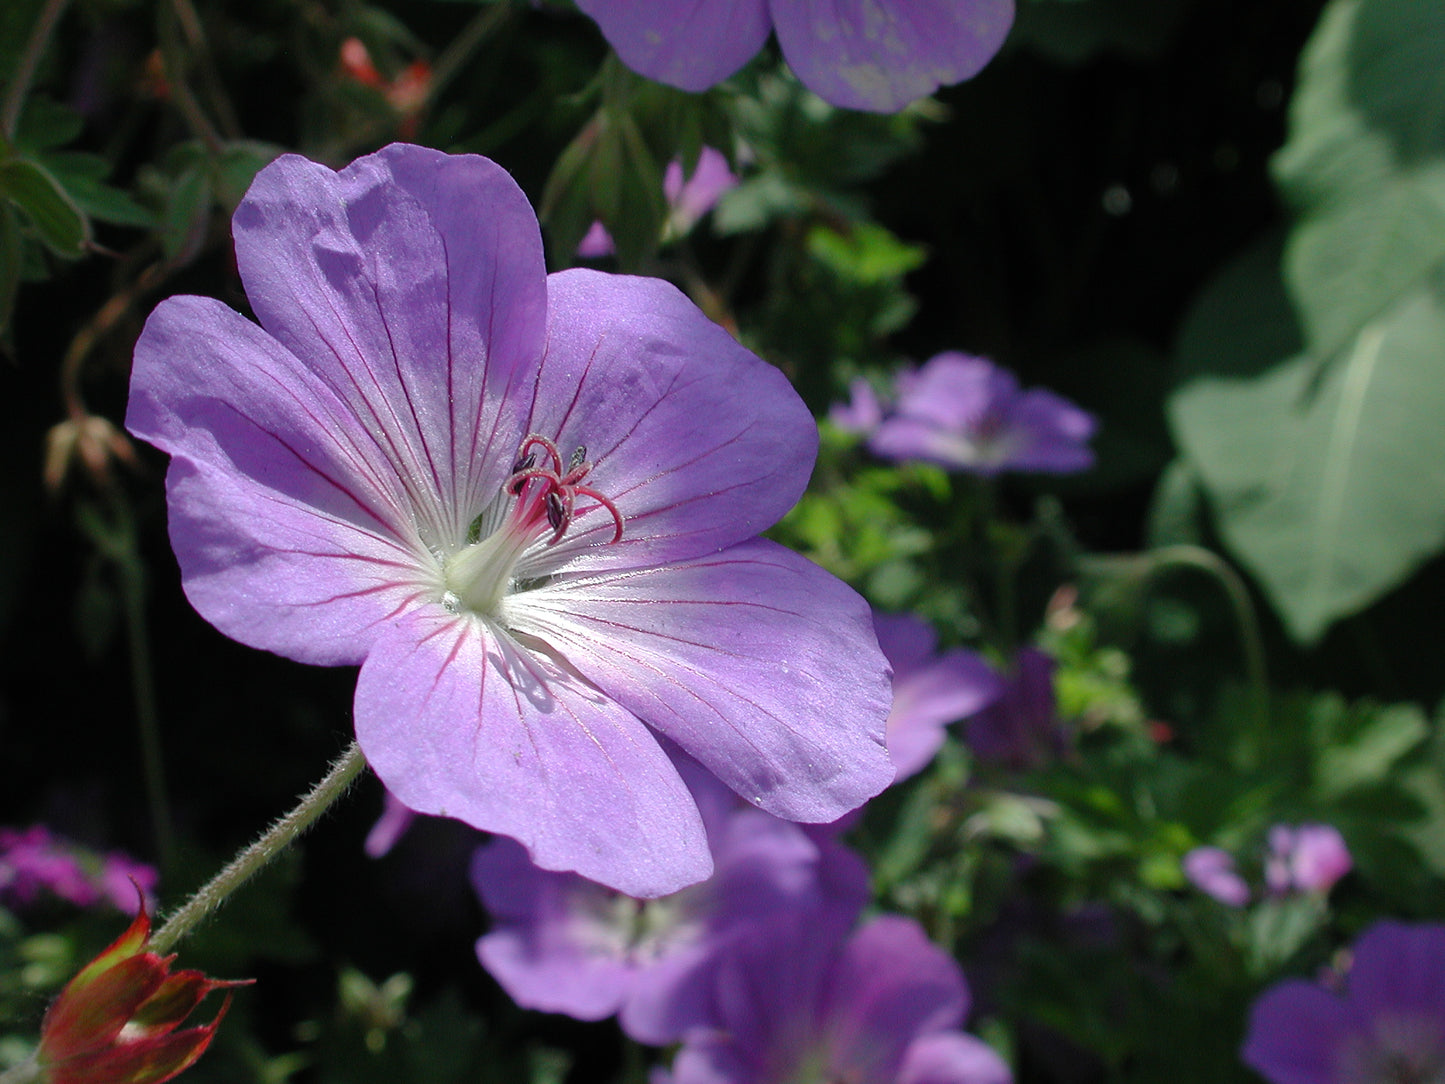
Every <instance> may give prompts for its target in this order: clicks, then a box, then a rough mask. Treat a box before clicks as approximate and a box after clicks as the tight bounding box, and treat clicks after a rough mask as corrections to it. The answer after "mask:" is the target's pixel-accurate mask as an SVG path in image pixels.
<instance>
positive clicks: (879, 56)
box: [577, 0, 1014, 113]
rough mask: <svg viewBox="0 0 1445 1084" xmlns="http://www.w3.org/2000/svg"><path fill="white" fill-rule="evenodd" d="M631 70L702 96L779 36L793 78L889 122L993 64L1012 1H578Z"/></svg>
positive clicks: (833, 99)
mask: <svg viewBox="0 0 1445 1084" xmlns="http://www.w3.org/2000/svg"><path fill="white" fill-rule="evenodd" d="M577 6H578V7H579V8H581V9H582V10H583V11H585V12H586V13H587V14H588V15H591V16H592V18H594V19H596V20H597V24H598V25H599V26H600V27H601V28H602V33H603V34H604V35H605V36H606V38H607V40H608V41H609V42H610V43H611V44H612V47H613V48H614V49H616V50H617V55H618V56H620V57H621V58H622V60H623V61H624V62H625V63H626V64H627V65H628V66H629V67H631V68H633V69H634V70H636V71H639V72H641V73H642V74H643V75H645V76H647V77H648V78H649V79H656V80H658V81H659V82H662V83H668V84H670V85H672V86H675V87H681V88H682V89H683V90H691V91H702V90H706V89H707V88H708V87H710V86H712V85H713V84H715V83H718V82H721V81H722V80H723V79H726V78H727V77H728V76H730V75H732V74H733V73H734V72H735V71H737V70H738V69H739V68H741V67H742V66H743V65H744V64H746V63H747V62H748V61H749V60H750V59H751V58H752V56H753V54H755V53H756V52H757V51H758V50H759V49H761V48H762V47H763V43H764V42H766V41H767V40H768V31H769V30H776V31H777V34H778V44H779V45H780V46H782V50H783V56H785V57H787V60H788V64H789V65H790V66H791V67H792V69H793V71H795V72H796V73H797V74H798V78H799V79H801V80H802V81H803V83H804V84H805V85H806V86H807V87H808V88H809V89H810V90H812V91H814V92H815V93H816V94H818V95H820V96H821V97H823V98H826V99H827V100H828V101H830V102H832V103H833V104H834V105H841V106H846V107H848V108H850V109H868V110H874V111H876V112H881V113H892V112H896V111H897V110H899V109H902V108H903V107H904V106H905V105H907V104H908V103H909V102H911V101H913V100H914V99H916V98H922V97H924V96H925V95H927V94H932V93H933V92H934V91H935V90H937V89H938V88H939V87H940V86H946V85H948V84H950V83H957V82H959V81H961V80H963V79H968V78H970V77H971V76H974V75H976V74H978V72H979V71H980V70H981V69H982V68H983V66H984V65H985V64H987V63H988V62H989V61H990V60H992V59H993V56H994V54H995V53H997V52H998V51H999V47H1000V46H1002V45H1003V41H1004V38H1005V37H1006V36H1007V35H1008V30H1009V27H1010V26H1011V25H1013V16H1014V4H1013V0H690V2H688V3H679V2H678V0H577Z"/></svg>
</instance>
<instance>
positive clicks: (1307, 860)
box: [1264, 824, 1354, 895]
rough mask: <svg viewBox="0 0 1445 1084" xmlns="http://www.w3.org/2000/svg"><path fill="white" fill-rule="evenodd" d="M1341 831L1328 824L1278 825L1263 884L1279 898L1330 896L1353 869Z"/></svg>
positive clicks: (1271, 840) (1271, 833)
mask: <svg viewBox="0 0 1445 1084" xmlns="http://www.w3.org/2000/svg"><path fill="white" fill-rule="evenodd" d="M1353 864H1354V863H1353V861H1352V860H1351V858H1350V849H1349V848H1348V847H1347V846H1345V839H1344V837H1343V836H1341V835H1340V833H1339V831H1338V829H1336V828H1335V827H1333V826H1332V825H1328V824H1301V825H1300V826H1299V827H1297V828H1295V827H1291V826H1290V825H1287V824H1276V825H1275V826H1274V827H1273V828H1271V829H1270V830H1269V853H1268V855H1266V857H1265V864H1264V882H1265V884H1266V885H1267V886H1268V887H1269V890H1270V891H1271V892H1273V893H1275V894H1276V895H1282V894H1284V893H1287V892H1305V893H1310V892H1317V893H1320V894H1321V895H1323V894H1324V893H1327V892H1329V890H1330V889H1331V888H1333V887H1334V886H1335V882H1336V881H1338V880H1339V879H1340V878H1341V877H1343V876H1344V875H1345V874H1347V873H1349V872H1350V868H1351V866H1352V865H1353Z"/></svg>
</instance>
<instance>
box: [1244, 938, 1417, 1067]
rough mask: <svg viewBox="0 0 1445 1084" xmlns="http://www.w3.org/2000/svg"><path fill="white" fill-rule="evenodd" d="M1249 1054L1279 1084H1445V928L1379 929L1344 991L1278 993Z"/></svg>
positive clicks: (1255, 1013) (1285, 988) (1260, 1010)
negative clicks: (1444, 1081) (1442, 1083)
mask: <svg viewBox="0 0 1445 1084" xmlns="http://www.w3.org/2000/svg"><path fill="white" fill-rule="evenodd" d="M1240 1056H1241V1057H1242V1058H1243V1059H1244V1062H1245V1064H1246V1065H1248V1066H1249V1067H1250V1068H1252V1069H1254V1070H1255V1071H1256V1072H1258V1073H1259V1074H1260V1075H1261V1076H1263V1077H1264V1078H1265V1079H1266V1080H1268V1081H1269V1082H1270V1084H1437V1082H1439V1081H1442V1080H1445V926H1442V925H1437V924H1422V925H1406V924H1404V923H1400V922H1377V923H1375V924H1374V925H1373V926H1371V927H1370V928H1369V929H1368V930H1366V931H1365V933H1364V935H1363V936H1361V937H1360V939H1359V940H1358V941H1357V942H1356V943H1355V948H1354V953H1353V962H1352V963H1351V965H1350V969H1349V973H1348V975H1347V976H1346V977H1345V980H1344V984H1343V990H1342V991H1341V992H1338V993H1336V992H1334V991H1332V990H1328V989H1326V988H1324V987H1322V986H1320V985H1318V984H1316V983H1313V982H1306V981H1304V980H1302V979H1290V980H1287V981H1285V982H1281V983H1277V984H1276V985H1274V986H1272V987H1270V988H1269V989H1268V990H1266V991H1265V993H1264V995H1263V996H1262V997H1260V999H1259V1000H1258V1001H1256V1002H1255V1003H1254V1009H1253V1010H1252V1012H1251V1013H1250V1021H1249V1033H1248V1035H1247V1036H1246V1037H1245V1041H1244V1047H1243V1049H1242V1050H1241V1051H1240Z"/></svg>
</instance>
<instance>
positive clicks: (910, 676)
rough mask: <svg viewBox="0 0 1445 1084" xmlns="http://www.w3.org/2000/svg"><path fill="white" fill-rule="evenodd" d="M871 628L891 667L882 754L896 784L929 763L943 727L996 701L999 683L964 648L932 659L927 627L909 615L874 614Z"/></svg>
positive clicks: (933, 640) (934, 646) (934, 648)
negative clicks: (888, 759)
mask: <svg viewBox="0 0 1445 1084" xmlns="http://www.w3.org/2000/svg"><path fill="white" fill-rule="evenodd" d="M873 629H874V631H875V632H877V633H878V645H879V646H880V647H881V648H883V654H884V656H885V657H886V658H887V659H888V662H889V664H890V665H891V666H892V667H893V710H892V711H890V712H889V713H888V755H889V756H890V757H892V758H893V769H894V772H895V774H894V777H893V781H894V782H895V783H898V782H901V781H902V780H904V779H907V778H908V777H909V776H911V775H913V774H914V773H916V772H918V771H921V770H922V769H923V768H924V767H925V766H926V765H927V764H928V762H929V761H931V760H932V759H933V755H934V754H935V753H937V752H938V747H939V746H940V745H942V744H943V737H944V728H945V727H947V725H948V724H949V723H952V722H954V721H956V720H958V719H965V718H967V717H968V716H970V715H973V714H975V713H976V712H978V711H980V710H982V709H983V708H986V707H987V706H988V705H990V704H992V703H993V702H994V701H996V700H998V698H999V697H1000V696H1002V695H1003V693H1004V681H1003V678H1001V677H999V675H998V674H997V673H996V672H995V671H994V669H993V667H991V666H989V664H988V662H987V661H986V660H984V658H983V657H982V656H980V655H977V654H975V653H974V652H972V651H969V650H967V649H966V648H961V647H956V648H952V649H951V650H949V651H945V652H944V653H943V654H941V655H940V654H938V635H937V633H935V632H934V630H933V626H932V625H930V624H928V622H926V621H924V620H922V619H920V618H918V617H914V616H913V615H912V614H881V613H874V615H873Z"/></svg>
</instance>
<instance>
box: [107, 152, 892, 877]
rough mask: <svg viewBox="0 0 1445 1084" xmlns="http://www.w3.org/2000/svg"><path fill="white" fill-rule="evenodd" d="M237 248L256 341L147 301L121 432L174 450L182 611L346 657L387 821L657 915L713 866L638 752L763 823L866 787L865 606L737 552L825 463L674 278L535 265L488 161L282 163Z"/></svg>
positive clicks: (869, 763)
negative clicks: (474, 830)
mask: <svg viewBox="0 0 1445 1084" xmlns="http://www.w3.org/2000/svg"><path fill="white" fill-rule="evenodd" d="M233 233H234V236H235V242H236V257H237V263H238V266H239V268H240V273H241V278H242V280H243V281H244V283H245V286H246V292H247V296H248V298H249V299H250V302H251V305H252V308H253V309H254V311H255V313H256V315H257V317H258V318H259V320H260V323H261V326H260V327H257V326H256V325H255V324H253V323H251V322H250V321H248V320H246V319H244V318H243V317H241V316H240V315H238V314H237V313H235V312H233V311H231V310H230V309H228V308H227V307H225V306H224V305H222V304H221V303H219V302H217V301H213V300H210V299H208V298H200V297H176V298H171V299H170V300H168V301H165V302H163V303H162V304H161V305H160V306H159V307H158V308H157V309H156V311H155V313H154V314H153V315H152V316H151V318H150V320H149V322H148V323H147V325H146V328H145V331H144V332H143V334H142V335H141V338H140V341H139V343H137V345H136V354H135V369H134V375H133V378H132V385H131V401H130V407H129V413H128V415H127V419H126V420H127V425H128V426H129V428H130V429H131V431H132V432H133V433H135V434H137V435H139V436H141V437H144V438H145V439H146V440H149V441H150V442H151V443H153V444H155V445H156V446H157V447H159V448H161V449H162V450H164V451H166V452H169V453H170V454H171V456H172V457H173V458H172V462H171V467H170V473H169V475H168V476H167V491H168V498H169V505H170V532H171V541H172V544H173V545H174V547H175V550H176V554H177V557H178V559H179V561H180V565H181V573H182V578H183V582H184V586H185V590H186V594H187V596H188V597H189V598H190V600H191V602H192V603H193V605H195V607H196V608H197V609H198V610H199V611H200V612H201V614H202V615H203V616H204V617H206V618H207V619H208V620H209V621H210V622H211V623H212V624H214V625H215V626H216V627H217V628H219V629H220V630H221V631H222V632H224V633H226V634H227V635H229V636H231V637H233V638H235V639H237V640H240V641H242V642H243V643H246V644H249V645H251V646H253V647H259V648H265V649H267V650H270V651H275V652H277V653H278V654H282V655H285V656H288V657H290V658H293V659H297V660H300V661H302V662H308V663H316V664H321V665H355V664H361V674H360V677H359V679H358V682H357V688H356V703H355V712H356V734H357V740H358V741H359V742H360V743H361V747H362V749H363V751H364V752H365V754H366V757H367V760H368V761H369V762H370V763H371V765H372V767H373V768H374V769H375V771H376V773H377V774H378V775H379V776H380V777H381V779H382V781H383V782H384V783H385V784H386V785H387V787H388V788H389V789H390V790H391V791H392V792H393V793H394V794H395V795H396V797H397V798H398V799H399V800H400V801H401V802H402V803H403V804H404V805H406V806H407V807H409V808H411V809H414V810H417V811H419V812H424V813H435V814H440V815H444V816H452V817H457V818H459V819H461V820H464V821H466V822H468V823H470V824H472V825H475V826H476V827H479V828H483V829H486V830H488V831H492V832H497V833H501V834H504V835H508V836H512V837H513V838H515V839H517V840H519V841H520V842H521V843H522V844H523V845H525V846H526V848H527V849H528V851H529V852H530V853H531V854H532V856H533V858H534V859H535V860H536V862H537V863H538V864H539V865H541V866H543V867H545V868H548V869H567V870H575V871H577V872H579V873H581V874H583V875H584V876H587V877H591V878H593V879H595V880H599V881H602V882H604V883H607V884H610V885H612V886H614V887H617V888H619V889H622V890H625V891H627V892H629V893H632V894H634V895H638V896H651V895H659V894H662V893H666V892H671V891H675V890H677V889H678V888H681V887H682V886H683V885H686V884H690V883H692V882H694V881H697V880H700V879H702V878H703V877H705V876H707V874H708V873H709V871H710V869H711V861H710V859H709V856H708V850H707V842H706V838H705V835H704V832H703V826H702V821H701V819H700V817H699V815H698V812H697V809H696V807H695V805H694V803H693V800H692V797H691V796H690V794H689V792H688V790H687V788H686V787H685V786H684V784H683V782H682V780H681V778H679V776H678V773H677V770H676V769H675V768H674V766H673V764H672V761H671V760H670V759H669V758H668V756H667V754H666V753H665V752H664V751H663V750H662V748H661V747H660V746H659V745H658V742H657V740H656V739H655V737H654V735H653V734H652V733H651V731H650V730H649V728H651V729H652V730H656V731H658V732H660V733H663V734H665V735H667V736H668V737H669V738H671V739H672V740H673V741H675V742H676V743H677V744H678V745H679V746H681V747H682V748H683V749H684V750H686V751H687V752H689V753H691V754H692V755H693V756H694V757H696V758H697V759H698V760H699V761H700V762H702V763H703V764H704V765H705V766H706V767H707V768H708V769H709V770H710V771H712V772H713V773H714V774H715V775H717V776H718V778H720V779H722V780H723V781H724V782H725V783H727V784H728V785H729V786H730V787H732V788H733V789H734V790H736V791H737V792H738V793H739V794H741V795H742V796H743V797H744V798H746V799H747V800H748V801H749V802H751V803H752V804H754V805H756V806H758V807H759V808H762V809H765V810H768V811H770V812H772V813H775V814H776V815H778V816H781V817H785V818H788V819H793V820H802V821H829V820H832V819H834V818H836V817H838V816H840V815H842V814H843V813H844V812H846V811H847V810H849V809H851V808H853V807H854V806H856V805H858V804H859V803H861V802H862V801H864V800H865V799H866V798H868V797H869V796H871V795H872V794H874V793H876V792H877V791H879V790H880V789H882V788H883V787H884V786H886V785H887V783H888V782H889V780H890V779H891V778H892V768H891V766H890V765H889V763H888V760H887V757H886V753H885V751H884V747H883V723H884V718H885V717H886V715H887V711H888V699H889V694H888V680H887V669H886V665H885V663H884V660H883V658H882V656H881V654H880V653H879V651H878V648H877V645H876V641H875V639H874V636H873V632H872V628H871V623H870V618H869V613H868V609H867V606H866V605H865V604H864V603H863V601H862V600H861V599H860V598H858V597H857V596H856V595H855V594H854V593H853V592H852V591H851V590H849V589H848V588H847V587H845V586H844V585H843V584H841V583H840V582H839V581H837V580H835V579H833V578H832V577H831V576H828V575H826V574H824V573H823V572H821V571H820V570H819V569H818V568H816V567H815V566H814V565H812V564H810V563H808V562H807V561H805V560H803V559H801V558H799V557H798V556H796V555H795V554H793V553H791V552H789V551H787V550H785V549H783V548H782V547H780V546H777V545H774V544H772V543H769V542H765V541H762V540H759V539H758V538H756V535H757V533H758V532H759V531H760V530H762V529H764V528H765V527H767V526H768V525H770V524H771V523H773V522H774V521H775V520H776V519H777V518H778V517H779V516H780V515H782V513H783V512H784V511H786V510H787V508H788V507H790V506H791V505H792V503H793V502H794V501H795V500H796V499H797V497H798V495H799V494H800V493H801V492H802V489H803V487H804V485H805V484H806V482H807V478H808V474H809V471H810V470H811V467H812V462H813V456H814V453H815V448H816V439H817V436H816V429H815V427H814V425H813V422H812V419H811V417H810V416H809V414H808V412H807V410H806V409H805V408H804V406H803V404H802V403H801V401H800V400H799V399H798V397H797V395H796V394H795V393H794V392H793V390H792V388H791V387H790V386H789V385H788V383H787V381H786V379H784V377H783V376H782V375H781V374H780V373H779V372H778V371H777V370H775V369H773V368H772V367H771V366H769V365H767V364H765V363H763V362H762V361H760V360H759V359H758V358H757V357H755V356H754V355H752V354H751V353H749V352H748V351H747V350H745V349H744V348H743V347H741V346H739V345H738V344H737V342H735V341H734V340H733V339H732V338H731V337H730V336H729V335H728V334H727V333H726V332H725V331H723V330H722V329H721V328H719V327H717V326H716V325H714V324H712V323H711V322H710V321H708V320H707V319H706V318H705V317H704V316H703V315H702V313H700V312H699V311H698V310H697V309H696V308H695V307H694V306H693V305H692V304H691V303H690V302H689V301H687V300H686V299H685V298H684V297H683V295H682V294H681V293H679V292H678V291H677V290H676V289H674V288H673V287H671V286H669V285H668V284H666V283H663V282H659V281H656V280H652V279H642V278H629V277H622V276H612V275H605V274H602V273H599V272H595V271H588V270H573V271H564V272H561V273H559V274H555V275H551V276H548V275H547V274H546V273H545V269H544V266H543V262H542V244H541V238H540V235H539V231H538V228H537V220H536V217H535V215H534V214H533V213H532V209H531V207H530V206H528V204H527V201H526V198H525V197H524V196H523V195H522V193H521V191H520V190H519V189H518V188H517V186H516V184H515V183H514V182H513V181H512V180H511V178H510V177H509V176H508V175H507V174H506V173H505V172H504V171H503V170H502V169H500V168H499V167H498V166H496V165H495V164H493V163H492V162H489V161H487V160H486V159H484V158H478V157H475V156H461V157H451V156H448V155H445V154H442V153H440V152H437V151H432V150H427V149H424V148H421V147H411V146H403V145H396V146H391V147H387V148H385V149H384V150H382V151H380V152H378V153H377V154H374V155H370V156H368V157H366V158H362V159H359V160H357V161H356V162H354V163H352V164H351V165H350V166H348V167H347V168H346V169H344V170H342V171H341V172H340V173H334V172H332V171H331V170H329V169H327V168H325V167H324V166H320V165H317V164H315V163H312V162H308V161H306V160H305V159H302V158H299V157H295V156H289V155H288V156H285V157H282V158H280V159H278V160H277V161H276V162H275V163H273V164H272V165H270V166H268V167H267V168H266V169H264V170H262V171H261V173H260V174H258V175H257V177H256V180H255V183H254V184H253V185H252V187H251V190H250V192H249V193H248V194H247V196H246V198H245V200H244V201H243V202H242V203H241V206H240V207H239V208H238V210H237V212H236V216H235V220H234V223H233Z"/></svg>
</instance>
